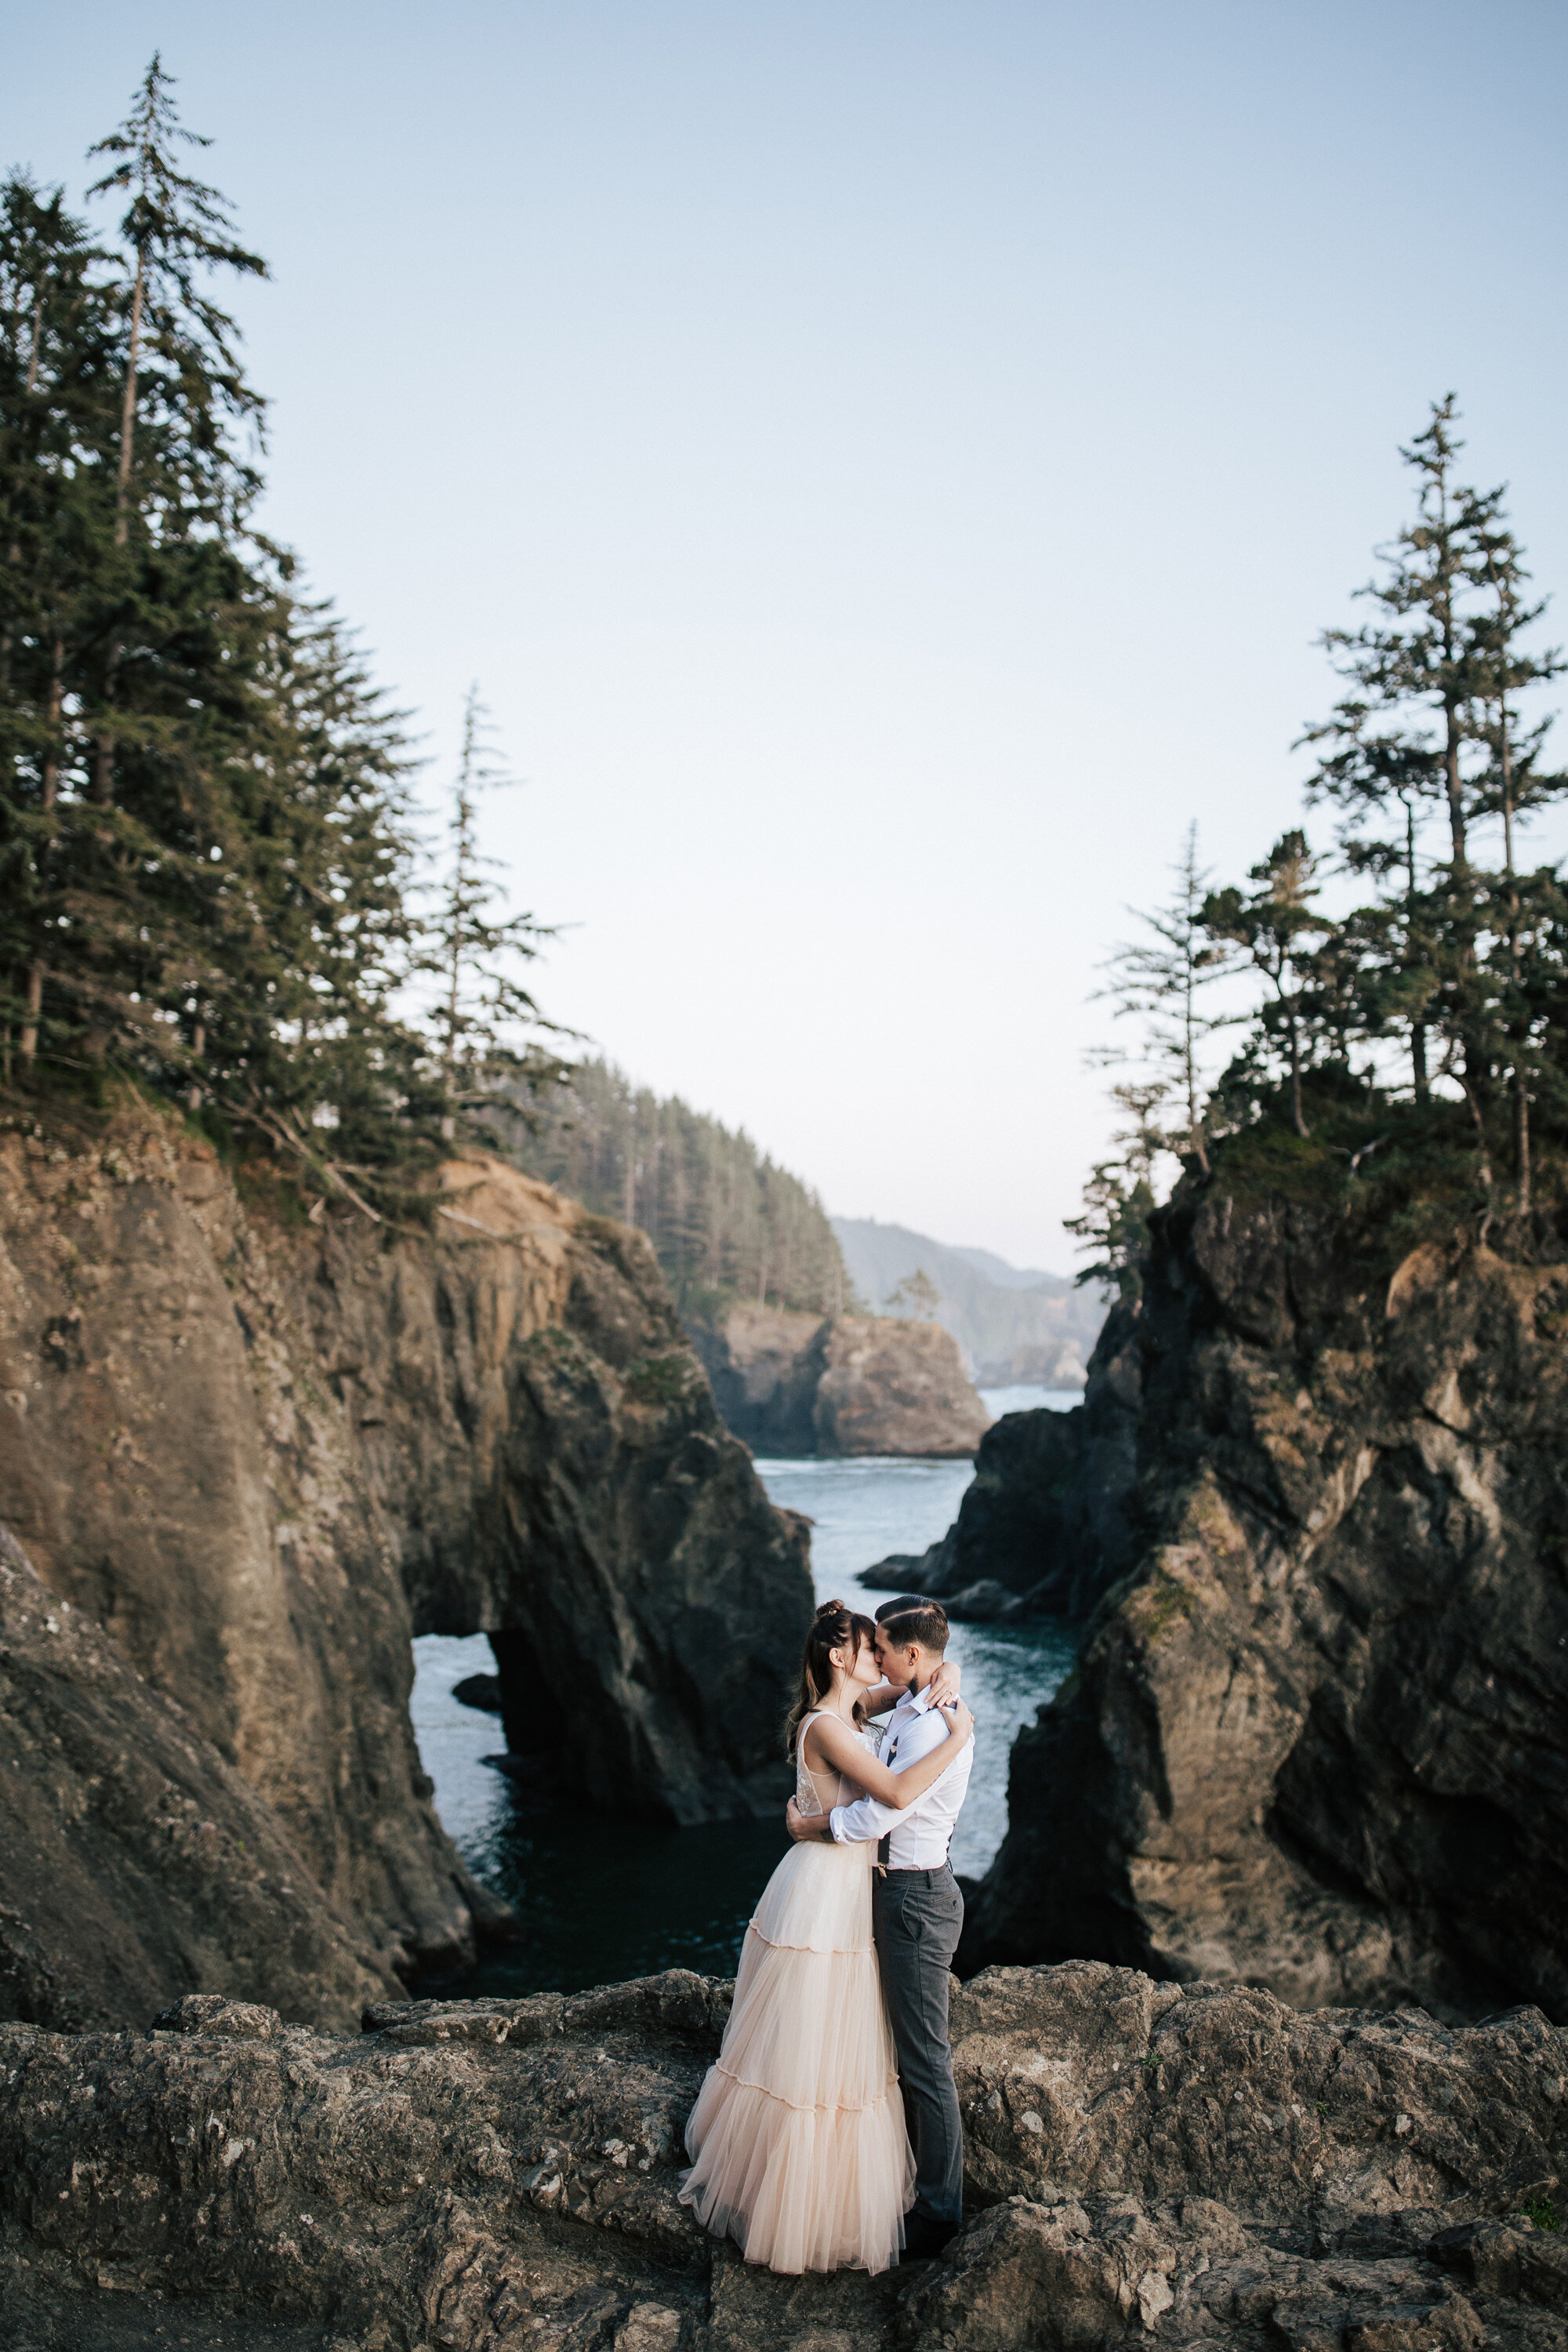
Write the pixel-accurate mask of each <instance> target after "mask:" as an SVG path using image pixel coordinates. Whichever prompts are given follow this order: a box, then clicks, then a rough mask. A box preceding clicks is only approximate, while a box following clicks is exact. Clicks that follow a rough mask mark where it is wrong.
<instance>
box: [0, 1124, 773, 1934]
mask: <svg viewBox="0 0 1568 2352" xmlns="http://www.w3.org/2000/svg"><path fill="white" fill-rule="evenodd" d="M32 1124H33V1122H32V1121H31V1119H30V1118H28V1119H27V1121H26V1125H14V1126H13V1127H12V1129H10V1131H9V1132H5V1133H0V1234H3V1236H4V1239H3V1246H0V1520H4V1521H5V1522H6V1523H8V1524H9V1525H10V1526H11V1527H12V1528H14V1529H15V1531H16V1535H17V1537H18V1538H20V1540H21V1542H22V1543H23V1545H24V1546H25V1548H26V1552H27V1553H28V1555H29V1556H30V1558H31V1559H32V1562H33V1565H34V1566H35V1567H36V1568H37V1571H38V1573H39V1575H40V1576H41V1577H42V1578H43V1580H44V1581H45V1583H46V1584H47V1586H48V1587H49V1589H50V1590H51V1591H54V1592H56V1593H57V1594H58V1595H59V1596H61V1597H62V1598H64V1599H68V1600H69V1601H72V1603H73V1604H74V1605H75V1607H76V1608H77V1609H78V1610H79V1612H81V1613H82V1614H83V1615H84V1616H86V1617H88V1618H89V1619H90V1620H92V1621H93V1622H96V1623H98V1624H100V1625H101V1626H102V1627H103V1628H104V1630H105V1631H106V1632H107V1633H109V1634H110V1637H111V1638H112V1640H113V1642H114V1643H115V1644H116V1646H117V1648H118V1649H119V1651H120V1652H121V1654H123V1655H124V1656H125V1657H126V1658H127V1659H128V1660H129V1661H130V1662H131V1664H132V1666H133V1667H134V1668H135V1669H136V1670H137V1671H138V1672H139V1673H141V1674H142V1675H144V1676H145V1677H146V1679H147V1681H148V1682H149V1683H151V1684H152V1685H154V1686H155V1687H156V1688H158V1689H160V1690H162V1691H164V1692H166V1693H167V1694H168V1695H169V1696H171V1697H173V1698H174V1699H176V1700H177V1701H178V1703H179V1705H180V1706H181V1707H182V1708H183V1709H184V1712H185V1715H186V1716H187V1717H188V1718H189V1720H190V1723H191V1725H192V1727H193V1728H194V1730H195V1732H196V1733H198V1734H199V1735H200V1736H201V1738H203V1739H205V1741H207V1742H210V1744H211V1746H212V1747H213V1748H214V1749H216V1753H217V1755H218V1756H219V1757H220V1758H221V1759H224V1760H225V1761H226V1763H227V1764H229V1765H231V1766H232V1767H233V1768H234V1769H236V1770H237V1771H238V1772H239V1773H240V1774H241V1775H242V1776H243V1778H244V1780H246V1781H247V1783H248V1785H249V1786H250V1787H251V1788H252V1789H253V1790H256V1792H257V1793H258V1796H259V1797H260V1798H261V1799H262V1800H263V1801H265V1803H266V1804H267V1805H268V1807H269V1808H270V1809H271V1811H272V1812H273V1813H274V1815H275V1816H276V1818H277V1821H278V1822H279V1826H280V1832H281V1834H282V1835H283V1836H284V1837H285V1838H286V1839H287V1840H288V1841H289V1843H291V1845H292V1846H293V1848H294V1849H295V1850H296V1851H297V1852H298V1853H299V1854H300V1856H302V1857H303V1859H304V1861H305V1863H306V1864H307V1865H308V1867H309V1869H310V1872H311V1873H312V1874H313V1876H314V1879H315V1881H316V1882H317V1885H319V1887H320V1889H321V1893H322V1894H323V1895H324V1897H325V1898H326V1900H327V1901H328V1903H329V1904H330V1905H331V1906H333V1907H334V1908H335V1910H336V1911H337V1912H338V1913H339V1914H341V1915H342V1916H345V1917H347V1918H349V1919H351V1920H353V1921H355V1922H357V1923H358V1924H359V1926H360V1928H361V1930H362V1931H363V1935H364V1937H366V1938H367V1940H368V1943H369V1944H370V1945H372V1946H374V1948H375V1950H376V1952H377V1953H378V1954H379V1955H380V1956H381V1958H380V1960H379V1961H378V1963H377V1965H380V1966H384V1965H386V1964H389V1963H390V1964H392V1965H395V1966H396V1967H397V1968H399V1969H402V1970H404V1971H405V1972H406V1971H407V1970H408V1969H413V1968H418V1967H431V1966H450V1965H454V1964H456V1963H458V1962H459V1961H460V1960H462V1959H463V1958H467V1957H468V1956H469V1955H471V1953H472V1950H473V1945H474V1937H475V1932H476V1926H477V1927H479V1928H480V1929H482V1928H483V1927H485V1925H486V1924H487V1921H489V1922H490V1923H492V1924H495V1925H497V1926H498V1927H499V1926H500V1924H501V1922H502V1919H503V1916H504V1912H505V1906H501V1905H499V1904H498V1903H497V1902H496V1901H495V1898H493V1897H490V1896H488V1895H485V1893H484V1892H483V1890H481V1889H479V1888H478V1887H477V1886H476V1885H474V1884H473V1882H472V1881H471V1879H470V1878H469V1876H468V1873H467V1871H466V1870H465V1869H464V1867H463V1865H462V1864H461V1862H460V1860H459V1859H458V1855H457V1853H456V1852H455V1850H454V1849H453V1847H452V1845H451V1843H450V1842H449V1841H448V1840H447V1837H446V1835H445V1833H444V1832H443V1831H442V1829H441V1826H440V1824H439V1822H437V1819H436V1816H435V1814H434V1813H433V1811H432V1810H431V1806H430V1801H429V1800H430V1794H431V1788H430V1783H429V1781H428V1780H426V1777H425V1775H424V1774H423V1772H422V1770H421V1769H420V1765H419V1759H418V1756H417V1752H416V1748H415V1744H414V1738H413V1734H412V1731H411V1728H410V1726H409V1721H408V1712H407V1699H408V1693H409V1689H410V1686H411V1681H412V1657H411V1653H410V1648H409V1638H410V1634H411V1633H413V1632H415V1631H418V1630H440V1631H446V1632H453V1633H468V1632H479V1631H491V1630H494V1631H497V1632H510V1633H511V1634H512V1635H513V1636H514V1637H515V1639H516V1640H518V1641H521V1643H522V1644H524V1645H525V1656H526V1658H527V1660H528V1662H529V1676H528V1678H529V1684H530V1687H531V1689H532V1690H534V1691H536V1692H539V1691H544V1692H547V1693H548V1694H549V1697H548V1700H541V1701H539V1702H538V1705H539V1707H540V1709H541V1710H542V1712H543V1713H544V1715H545V1717H546V1719H547V1724H548V1729H549V1732H550V1736H551V1737H552V1738H553V1740H554V1741H555V1743H556V1745H557V1747H558V1748H559V1749H560V1751H561V1754H562V1757H563V1762H564V1764H565V1766H566V1768H567V1769H568V1770H569V1771H571V1772H573V1773H574V1775H575V1776H576V1778H577V1780H578V1781H579V1783H580V1785H581V1786H583V1787H584V1788H585V1789H586V1790H588V1791H589V1792H590V1793H591V1794H592V1795H594V1796H595V1797H596V1798H598V1799H599V1800H600V1801H604V1802H605V1803H617V1804H623V1805H628V1806H632V1807H635V1808H641V1809H645V1810H651V1811H658V1812H661V1813H663V1814H665V1815H666V1816H667V1817H672V1818H674V1819H676V1820H680V1821H687V1820H700V1819H711V1818H715V1817H719V1818H722V1817H724V1816H726V1815H728V1814H732V1813H736V1812H741V1811H748V1810H751V1809H752V1808H753V1807H755V1806H758V1805H762V1804H764V1803H772V1802H773V1801H774V1795H775V1790H776V1785H777V1783H778V1782H779V1781H780V1780H781V1778H782V1777H783V1774H782V1767H781V1765H780V1761H779V1758H778V1754H777V1738H776V1734H777V1725H778V1720H779V1717H780V1716H781V1715H782V1712H783V1709H784V1706H785V1704H786V1703H787V1685H788V1680H789V1676H790V1674H791V1672H792V1671H793V1668H794V1664H795V1658H796V1657H797V1656H798V1648H799V1643H800V1641H801V1639H802V1636H803V1633H804V1628H805V1622H807V1620H808V1618H809V1613H810V1582H809V1578H808V1576H807V1573H806V1570H805V1536H804V1530H803V1529H801V1528H798V1527H797V1526H795V1525H793V1524H792V1523H791V1522H789V1521H788V1520H787V1519H786V1518H785V1517H783V1516H782V1515H780V1514H778V1513H776V1512H774V1511H773V1509H772V1508H771V1507H770V1506H769V1505H768V1503H767V1501H766V1498H765V1496H764V1495H763V1491H762V1488H761V1486H760V1485H759V1484H758V1482H757V1481H756V1478H755V1476H754V1474H753V1473H752V1468H751V1465H750V1463H749V1461H748V1459H747V1457H746V1454H745V1452H744V1449H743V1448H742V1446H740V1445H739V1444H737V1443H736V1442H735V1440H734V1439H732V1438H731V1436H730V1435H729V1433H727V1432H726V1431H725V1430H724V1428H723V1427H722V1424H721V1423H720V1421H719V1419H718V1416H717V1413H716V1412H715V1410H714V1407H713V1403H712V1400H711V1397H710V1393H709V1391H708V1388H707V1384H706V1381H704V1380H703V1377H702V1374H701V1372H700V1369H699V1367H698V1366H697V1365H696V1363H695V1361H694V1360H693V1359H692V1357H691V1354H690V1350H689V1348H688V1346H687V1345H686V1343H685V1341H684V1339H683V1338H682V1336H681V1334H680V1332H679V1328H678V1327H677V1325H676V1323H675V1320H674V1318H673V1316H672V1314H671V1311H670V1309H669V1307H668V1302H667V1300H666V1297H665V1294H664V1289H663V1285H662V1282H661V1281H660V1278H659V1276H658V1268H657V1265H655V1263H654V1260H653V1257H652V1254H651V1252H650V1251H649V1250H648V1248H647V1244H646V1243H645V1242H644V1241H643V1240H642V1239H641V1237H640V1236H638V1235H637V1234H629V1233H626V1232H625V1231H624V1230H623V1229H621V1228H617V1227H614V1226H610V1225H607V1224H605V1223H602V1222H601V1221H599V1220H596V1219H594V1218H592V1217H589V1216H588V1215H587V1214H586V1213H584V1212H583V1211H581V1210H579V1209H577V1208H575V1207H574V1206H573V1205H572V1204H570V1203H568V1202H563V1201H562V1200H561V1199H560V1198H559V1197H558V1196H557V1195H555V1194H554V1193H552V1192H550V1191H549V1189H548V1187H546V1186H544V1185H542V1184H540V1183H537V1182H534V1181H531V1180H530V1179H528V1178H526V1177H523V1176H521V1175H519V1174H518V1173H517V1172H516V1171H514V1170H512V1169H510V1168H509V1167H507V1166H506V1165H504V1164H503V1163H501V1162H499V1161H496V1160H489V1159H486V1158H483V1157H478V1158H476V1159H475V1160H471V1161H470V1160H454V1161H452V1162H450V1163H448V1164H447V1167H446V1168H445V1169H444V1170H443V1171H441V1178H440V1185H441V1201H440V1204H439V1206H438V1207H437V1209H436V1210H435V1213H434V1215H433V1217H432V1221H431V1230H430V1231H429V1232H428V1233H425V1232H423V1231H417V1230H416V1231H412V1232H409V1233H396V1232H394V1231H392V1230H391V1229H390V1228H389V1227H387V1226H374V1225H372V1224H371V1223H368V1222H367V1221H366V1220H364V1219H363V1218H362V1217H360V1216H358V1215H357V1214H353V1215H350V1214H346V1213H337V1212H328V1213H324V1214H321V1215H319V1216H318V1218H317V1219H316V1221H315V1222H309V1221H306V1220H305V1219H304V1218H303V1217H302V1216H298V1215H297V1217H296V1221H295V1222H294V1223H286V1222H283V1221H282V1219H281V1218H280V1216H279V1215H277V1214H273V1213H267V1212H266V1211H264V1210H261V1209H258V1208H257V1207H256V1206H255V1205H252V1206H251V1207H250V1208H248V1209H247V1208H246V1207H244V1206H242V1205H241V1202H240V1200H239V1199H238V1197H237V1194H236V1192H235V1188H234V1185H233V1183H232V1182H231V1181H230V1179H229V1176H228V1175H227V1173H226V1171H225V1170H224V1169H223V1168H222V1167H221V1166H220V1165H219V1164H218V1162H217V1160H216V1156H215V1155H214V1153H213V1152H212V1150H211V1148H210V1146H208V1145H206V1144H205V1142H203V1141H202V1140H200V1139H195V1138H193V1137H192V1136H191V1135H190V1134H188V1133H187V1132H186V1131H185V1130H184V1129H180V1128H179V1127H177V1125H175V1124H174V1123H173V1122H170V1121H168V1120H166V1119H160V1118H156V1117H154V1116H153V1115H152V1114H149V1113H147V1112H146V1111H144V1110H143V1109H142V1108H141V1107H140V1106H132V1107H129V1108H126V1109H125V1110H123V1111H122V1112H121V1113H120V1114H117V1115H116V1116H115V1117H114V1118H112V1119H110V1120H109V1121H108V1122H107V1123H106V1122H104V1121H101V1120H100V1121H95V1122H93V1123H91V1125H90V1127H89V1124H88V1123H87V1122H86V1121H84V1120H81V1119H78V1120H76V1121H75V1122H74V1123H73V1122H72V1121H71V1120H69V1119H68V1118H66V1117H65V1116H64V1115H63V1114H62V1115H61V1116H60V1117H58V1118H56V1119H55V1121H54V1122H53V1124H47V1125H46V1126H45V1127H44V1128H43V1130H42V1131H39V1132H28V1131H26V1130H27V1127H29V1126H31V1125H32ZM721 1685H722V1688H723V1690H724V1693H725V1694H726V1697H727V1700H728V1706H727V1708H724V1709H717V1708H716V1707H715V1706H714V1704H713V1701H714V1696H715V1694H716V1693H717V1691H718V1690H719V1688H720V1686H721ZM0 1869H3V1864H0ZM4 1899H5V1897H4V1886H3V1882H0V1901H3V1900H4Z"/></svg>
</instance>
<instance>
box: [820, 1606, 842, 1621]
mask: <svg viewBox="0 0 1568 2352" xmlns="http://www.w3.org/2000/svg"><path fill="white" fill-rule="evenodd" d="M816 1614H817V1620H818V1622H821V1620H822V1619H823V1618H824V1617H842V1616H843V1614H844V1603H843V1601H819V1602H818V1603H817V1610H816Z"/></svg>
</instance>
